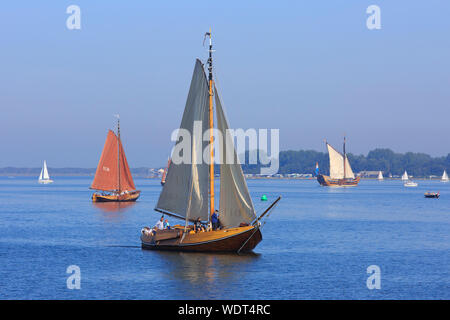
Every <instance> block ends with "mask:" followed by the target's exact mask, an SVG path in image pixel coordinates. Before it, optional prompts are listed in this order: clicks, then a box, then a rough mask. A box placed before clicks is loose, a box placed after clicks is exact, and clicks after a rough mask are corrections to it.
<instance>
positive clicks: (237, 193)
mask: <svg viewBox="0 0 450 320" xmlns="http://www.w3.org/2000/svg"><path fill="white" fill-rule="evenodd" d="M215 93H216V94H215V101H216V110H217V112H216V115H217V128H218V129H219V131H220V132H221V133H222V136H223V140H224V141H223V143H222V146H221V150H220V151H221V152H220V154H221V157H222V159H221V165H220V209H219V212H220V217H221V218H220V221H221V223H222V225H224V226H225V227H228V228H230V227H237V226H239V225H240V224H241V223H248V224H249V223H251V222H252V221H254V220H255V219H256V214H255V209H254V207H253V202H252V198H251V197H250V193H249V192H248V188H247V182H246V181H245V177H244V174H243V172H242V167H241V164H240V163H239V159H238V156H237V153H236V150H235V148H234V143H233V138H232V137H231V135H230V133H229V131H228V129H229V126H228V121H227V118H226V115H225V112H224V110H223V108H222V104H221V102H220V98H219V94H218V92H217V89H215ZM229 153H231V154H229ZM230 159H231V160H232V161H228V160H230ZM229 162H231V163H229Z"/></svg>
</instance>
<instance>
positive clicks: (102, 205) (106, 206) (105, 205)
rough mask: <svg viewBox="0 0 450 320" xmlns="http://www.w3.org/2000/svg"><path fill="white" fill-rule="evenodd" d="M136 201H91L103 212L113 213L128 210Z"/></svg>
mask: <svg viewBox="0 0 450 320" xmlns="http://www.w3.org/2000/svg"><path fill="white" fill-rule="evenodd" d="M135 204H136V202H92V205H93V206H94V207H95V208H97V209H99V210H100V211H101V212H103V213H108V214H114V213H121V212H124V211H127V210H129V209H130V208H131V207H133V206H134V205H135Z"/></svg>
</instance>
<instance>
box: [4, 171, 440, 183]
mask: <svg viewBox="0 0 450 320" xmlns="http://www.w3.org/2000/svg"><path fill="white" fill-rule="evenodd" d="M38 175H39V174H38ZM38 175H35V174H9V175H8V174H3V173H0V178H12V179H13V178H30V177H36V179H37V176H38ZM51 176H52V177H68V178H69V177H74V178H75V177H91V178H94V174H52V175H51ZM133 177H134V178H140V179H151V180H152V179H154V180H160V179H161V177H158V176H144V175H138V174H133ZM245 179H246V180H263V179H264V180H311V181H316V178H305V177H246V178H245ZM361 180H374V181H378V179H377V178H361ZM410 180H415V181H418V180H421V181H425V180H427V181H429V180H432V181H440V180H441V178H440V177H433V178H425V177H417V178H412V179H410ZM383 181H403V180H401V178H384V180H381V181H380V183H382V182H383Z"/></svg>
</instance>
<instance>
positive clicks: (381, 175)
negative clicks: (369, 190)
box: [378, 171, 384, 181]
mask: <svg viewBox="0 0 450 320" xmlns="http://www.w3.org/2000/svg"><path fill="white" fill-rule="evenodd" d="M378 180H380V181H381V180H384V178H383V173H382V172H381V171H379V172H378Z"/></svg>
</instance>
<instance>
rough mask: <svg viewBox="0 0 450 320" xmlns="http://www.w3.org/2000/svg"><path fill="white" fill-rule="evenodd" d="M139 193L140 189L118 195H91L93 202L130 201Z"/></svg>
mask: <svg viewBox="0 0 450 320" xmlns="http://www.w3.org/2000/svg"><path fill="white" fill-rule="evenodd" d="M140 194H141V192H140V191H133V192H130V193H126V194H122V195H118V194H108V195H102V194H98V193H94V194H93V195H92V201H93V202H131V201H136V200H137V199H138V198H139V195H140Z"/></svg>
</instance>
